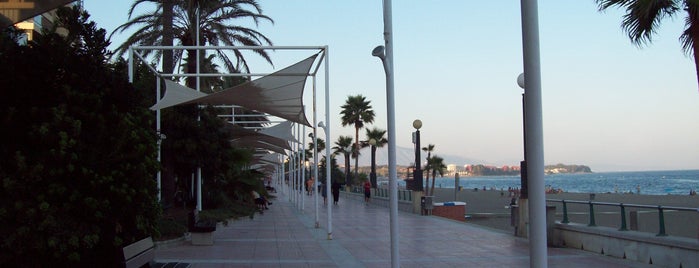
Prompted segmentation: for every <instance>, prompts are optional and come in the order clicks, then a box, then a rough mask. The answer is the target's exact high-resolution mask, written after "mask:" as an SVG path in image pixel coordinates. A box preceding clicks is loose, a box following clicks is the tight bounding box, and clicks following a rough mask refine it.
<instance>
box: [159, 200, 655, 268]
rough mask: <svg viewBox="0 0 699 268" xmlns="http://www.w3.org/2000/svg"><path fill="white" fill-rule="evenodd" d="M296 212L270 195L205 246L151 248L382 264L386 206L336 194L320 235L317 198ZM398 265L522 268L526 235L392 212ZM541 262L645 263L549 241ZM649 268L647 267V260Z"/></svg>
mask: <svg viewBox="0 0 699 268" xmlns="http://www.w3.org/2000/svg"><path fill="white" fill-rule="evenodd" d="M304 198H306V201H305V208H304V210H303V211H301V210H300V209H298V208H297V207H296V206H295V205H294V204H292V203H290V202H289V201H288V200H289V199H288V197H287V196H285V195H284V194H281V193H280V194H278V198H277V199H276V200H274V201H273V203H274V204H273V205H272V206H270V209H269V210H266V211H265V213H264V214H263V215H260V214H256V215H255V217H254V219H249V218H244V219H240V220H236V221H233V222H230V223H229V224H228V226H221V225H219V227H218V228H217V230H216V232H214V245H213V246H192V245H191V244H190V243H189V242H188V241H185V242H183V243H181V244H180V245H175V246H172V247H169V248H158V249H156V253H155V261H156V262H159V263H176V262H181V263H189V264H191V266H190V267H197V268H199V267H390V266H391V250H390V243H391V242H390V232H389V211H388V208H384V207H378V206H372V205H369V206H366V205H364V203H363V202H361V201H354V200H347V199H344V200H343V199H340V202H339V204H338V205H335V206H333V210H332V215H333V219H332V224H333V226H332V230H333V234H332V237H333V239H332V240H327V231H326V225H327V216H326V208H324V207H323V206H322V200H321V201H320V203H321V206H320V225H321V226H320V228H315V214H314V209H313V208H314V203H313V198H312V197H310V196H305V195H304ZM398 224H399V226H400V227H399V242H400V246H399V248H400V263H401V267H528V266H529V249H528V242H527V240H526V239H521V238H517V237H514V236H513V235H512V234H509V233H503V232H499V231H494V230H490V229H486V228H483V227H480V226H477V225H472V224H464V223H461V222H456V221H452V220H448V219H444V218H440V217H436V216H420V215H415V214H410V213H404V212H399V213H398ZM548 263H549V267H566V268H575V267H597V268H599V267H646V265H644V264H642V263H638V262H634V261H629V260H623V259H617V258H612V257H607V256H603V255H598V254H593V253H589V252H585V251H582V250H575V249H566V248H549V250H548ZM648 267H650V266H648Z"/></svg>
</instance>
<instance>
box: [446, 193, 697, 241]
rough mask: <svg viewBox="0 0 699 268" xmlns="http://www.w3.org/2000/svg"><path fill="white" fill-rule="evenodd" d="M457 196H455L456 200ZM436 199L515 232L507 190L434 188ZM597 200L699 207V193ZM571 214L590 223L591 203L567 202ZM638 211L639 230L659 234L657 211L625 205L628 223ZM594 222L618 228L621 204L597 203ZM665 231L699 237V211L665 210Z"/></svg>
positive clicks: (583, 196) (573, 196) (584, 197)
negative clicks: (455, 203) (454, 203)
mask: <svg viewBox="0 0 699 268" xmlns="http://www.w3.org/2000/svg"><path fill="white" fill-rule="evenodd" d="M455 196H456V199H455ZM546 198H547V199H557V200H560V199H564V200H579V201H588V200H590V194H587V193H565V192H564V193H558V194H547V195H546ZM434 199H435V201H434V202H449V201H462V202H466V215H467V216H470V218H469V219H468V220H467V223H472V224H478V225H482V226H485V227H488V228H493V229H497V230H502V231H506V232H514V228H513V227H512V226H510V209H509V206H508V205H509V204H510V200H511V197H509V196H508V192H507V190H505V191H504V192H501V191H500V190H487V191H483V190H478V191H474V190H473V189H464V190H462V191H459V192H456V193H455V192H454V189H452V188H435V197H434ZM593 201H595V202H608V203H624V204H638V205H653V206H657V205H662V206H674V207H688V208H698V209H699V196H690V195H688V194H687V195H641V194H628V193H626V194H622V193H602V194H599V193H598V194H595V196H594V200H593ZM547 204H548V205H554V206H556V220H557V221H560V220H562V218H563V209H562V205H561V203H556V202H547ZM567 207H568V217H569V220H570V221H571V222H575V223H584V224H587V223H588V222H589V205H588V204H568V206H567ZM634 210H636V211H638V230H639V231H642V232H650V233H657V232H658V229H659V227H658V226H659V225H658V210H657V209H640V208H628V207H627V208H626V214H627V226H629V225H630V221H631V220H630V218H629V212H630V211H634ZM594 211H595V223H596V224H597V226H606V227H614V228H618V227H619V226H620V224H621V217H620V209H619V207H618V206H598V205H596V206H594ZM664 216H665V228H666V233H667V234H669V235H674V236H683V237H691V238H697V237H699V233H698V231H699V230H698V227H697V226H699V211H696V210H695V211H693V212H684V211H664Z"/></svg>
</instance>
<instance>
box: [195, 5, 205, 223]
mask: <svg viewBox="0 0 699 268" xmlns="http://www.w3.org/2000/svg"><path fill="white" fill-rule="evenodd" d="M196 25H197V27H196V28H197V36H196V45H197V46H199V28H200V27H199V5H197V22H196ZM196 54H197V55H196V59H197V77H196V78H197V91H201V87H200V85H199V50H196ZM199 120H201V117H200V116H199V115H197V121H199ZM203 184H204V183H203V182H202V178H201V166H198V167H197V210H198V211H201V210H202V208H203V206H202V203H201V199H202V198H201V188H202V187H203Z"/></svg>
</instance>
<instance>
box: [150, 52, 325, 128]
mask: <svg viewBox="0 0 699 268" xmlns="http://www.w3.org/2000/svg"><path fill="white" fill-rule="evenodd" d="M317 56H318V54H314V55H312V56H310V57H308V58H306V59H305V60H302V61H300V62H298V63H296V64H294V65H291V66H289V67H286V68H284V69H282V70H279V71H277V72H274V73H272V74H269V75H266V76H263V77H260V78H258V79H255V80H253V81H250V82H247V83H244V84H241V85H238V86H235V87H231V88H227V89H224V90H222V91H219V92H216V93H212V94H205V93H201V92H197V91H196V90H194V89H191V88H188V87H185V86H182V85H180V84H177V83H175V82H173V81H169V80H165V86H166V91H165V96H164V97H163V98H162V99H160V100H159V101H158V103H156V104H155V105H153V106H152V107H151V110H157V109H164V108H168V107H172V106H175V105H180V104H191V103H199V104H210V105H239V106H242V107H245V108H247V109H250V110H256V111H259V112H263V113H267V114H270V115H274V116H277V117H279V118H283V119H286V120H289V121H291V122H295V123H299V124H302V125H306V126H309V127H311V126H312V125H311V124H310V123H309V122H308V120H307V118H306V114H305V111H304V107H303V90H304V87H305V84H306V80H307V78H308V76H309V75H310V74H309V71H310V69H311V67H312V66H313V63H314V62H315V59H316V57H317Z"/></svg>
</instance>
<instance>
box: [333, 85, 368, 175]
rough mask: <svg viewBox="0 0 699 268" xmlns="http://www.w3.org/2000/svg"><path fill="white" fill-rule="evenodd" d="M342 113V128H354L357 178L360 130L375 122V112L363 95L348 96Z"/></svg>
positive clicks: (355, 171) (355, 172)
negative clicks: (350, 126)
mask: <svg viewBox="0 0 699 268" xmlns="http://www.w3.org/2000/svg"><path fill="white" fill-rule="evenodd" d="M341 108H342V111H341V112H340V114H341V115H342V119H341V120H342V126H343V127H344V126H347V125H353V126H354V133H355V134H354V137H355V142H354V150H353V151H352V152H353V154H352V155H353V157H354V176H355V177H356V176H357V165H359V149H360V147H359V129H361V128H363V127H364V124H365V123H369V124H371V123H373V122H374V110H372V109H371V101H368V100H366V97H364V96H362V95H356V96H347V100H346V101H345V104H344V105H342V106H341Z"/></svg>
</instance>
